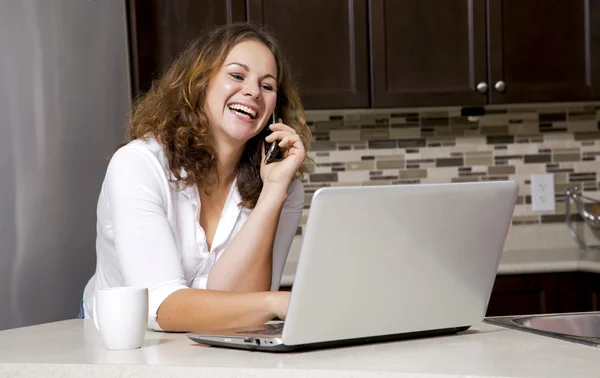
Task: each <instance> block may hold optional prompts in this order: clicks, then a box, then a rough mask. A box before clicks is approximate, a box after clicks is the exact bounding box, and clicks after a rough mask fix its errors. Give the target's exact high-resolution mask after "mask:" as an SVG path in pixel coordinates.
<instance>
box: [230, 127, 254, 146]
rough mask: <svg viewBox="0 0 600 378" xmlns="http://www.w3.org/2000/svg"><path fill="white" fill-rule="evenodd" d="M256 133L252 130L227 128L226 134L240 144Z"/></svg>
mask: <svg viewBox="0 0 600 378" xmlns="http://www.w3.org/2000/svg"><path fill="white" fill-rule="evenodd" d="M255 135H256V132H255V131H254V130H248V129H246V130H235V129H234V130H227V136H228V137H229V139H231V140H232V141H235V142H239V143H240V144H244V143H246V142H248V141H249V140H250V139H252V138H253V137H254V136H255Z"/></svg>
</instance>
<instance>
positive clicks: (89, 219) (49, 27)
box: [0, 0, 130, 329]
mask: <svg viewBox="0 0 600 378" xmlns="http://www.w3.org/2000/svg"><path fill="white" fill-rule="evenodd" d="M126 30H127V27H126V16H125V5H124V2H123V1H121V0H96V1H94V0H0V329H7V328H14V327H20V326H26V325H31V324H38V323H44V322H49V321H56V320H61V319H67V318H74V317H75V316H76V315H77V312H78V310H79V301H80V299H81V295H82V292H83V288H84V285H85V283H86V282H87V280H88V279H89V277H90V276H91V275H92V274H93V272H94V269H95V261H96V260H95V235H96V230H95V220H96V214H95V212H96V202H97V198H98V193H99V191H100V185H101V182H102V179H103V177H104V173H105V171H106V165H107V156H109V155H110V154H111V153H112V152H113V150H114V147H115V145H116V144H117V143H119V142H120V141H122V139H123V135H124V130H125V129H124V127H125V126H124V125H125V122H126V117H127V112H128V110H129V107H130V89H129V88H130V86H129V69H128V54H127V31H126Z"/></svg>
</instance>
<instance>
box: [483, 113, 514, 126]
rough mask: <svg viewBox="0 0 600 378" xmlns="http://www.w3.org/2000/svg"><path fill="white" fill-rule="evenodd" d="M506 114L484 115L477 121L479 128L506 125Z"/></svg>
mask: <svg viewBox="0 0 600 378" xmlns="http://www.w3.org/2000/svg"><path fill="white" fill-rule="evenodd" d="M508 118H509V117H508V114H491V115H484V116H483V117H481V119H480V120H479V126H497V125H507V124H508Z"/></svg>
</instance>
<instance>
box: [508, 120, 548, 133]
mask: <svg viewBox="0 0 600 378" xmlns="http://www.w3.org/2000/svg"><path fill="white" fill-rule="evenodd" d="M508 133H509V134H510V135H534V134H539V133H540V130H539V125H538V123H537V122H535V123H534V122H523V123H518V124H510V125H508Z"/></svg>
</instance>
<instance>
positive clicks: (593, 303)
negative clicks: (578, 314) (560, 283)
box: [580, 272, 600, 311]
mask: <svg viewBox="0 0 600 378" xmlns="http://www.w3.org/2000/svg"><path fill="white" fill-rule="evenodd" d="M581 275H582V286H581V288H580V293H581V294H582V297H583V298H582V305H583V308H582V311H600V274H598V273H589V272H582V273H581Z"/></svg>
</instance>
